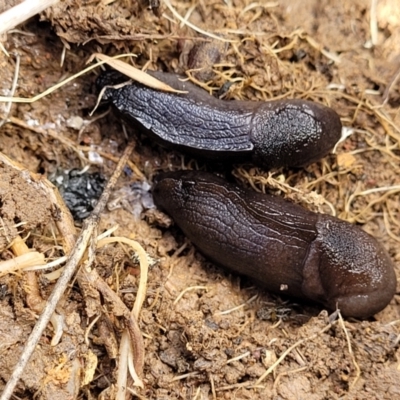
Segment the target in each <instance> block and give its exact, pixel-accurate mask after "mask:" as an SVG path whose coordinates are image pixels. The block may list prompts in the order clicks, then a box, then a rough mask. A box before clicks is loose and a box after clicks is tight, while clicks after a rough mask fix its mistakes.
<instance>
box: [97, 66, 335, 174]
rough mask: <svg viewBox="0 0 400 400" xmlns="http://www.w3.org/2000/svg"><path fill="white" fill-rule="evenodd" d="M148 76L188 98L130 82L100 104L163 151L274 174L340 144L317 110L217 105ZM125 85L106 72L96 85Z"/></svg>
mask: <svg viewBox="0 0 400 400" xmlns="http://www.w3.org/2000/svg"><path fill="white" fill-rule="evenodd" d="M151 75H153V76H154V77H156V78H158V79H159V80H161V81H163V82H165V83H167V84H169V85H170V86H172V87H173V88H175V89H178V90H185V91H187V92H188V93H187V94H173V93H166V92H162V91H158V90H155V89H151V88H149V87H146V86H144V85H141V84H139V83H135V82H133V83H131V84H127V85H125V86H123V87H119V88H111V87H110V88H107V89H106V91H105V93H104V97H103V100H105V101H110V102H111V103H112V104H113V105H114V107H115V108H116V109H117V110H118V111H119V112H120V113H121V114H122V116H123V117H126V118H128V119H129V120H130V121H131V122H133V123H134V124H135V125H136V126H138V127H141V128H142V129H143V128H144V129H145V130H146V131H147V132H148V134H149V135H151V136H152V137H153V138H154V139H155V140H157V141H158V142H159V143H161V144H163V145H165V146H167V147H170V148H171V147H172V148H174V149H177V150H182V151H186V152H187V153H191V154H194V155H199V156H204V157H208V158H218V159H221V158H224V159H231V160H232V161H234V162H237V161H244V160H246V159H248V158H251V159H252V160H253V162H254V163H255V164H257V165H260V166H262V167H265V168H277V167H286V166H289V167H298V166H303V165H306V164H309V163H311V162H314V161H316V160H318V159H320V158H322V157H324V156H325V155H327V154H328V153H329V152H330V151H331V150H332V148H333V147H334V145H335V144H336V143H337V141H338V140H339V139H340V135H341V127H342V125H341V122H340V119H339V116H338V115H337V114H336V112H335V111H333V110H332V109H330V108H328V107H325V106H324V105H322V104H318V103H313V102H310V101H306V100H279V101H269V102H262V101H237V100H232V101H227V100H219V99H217V98H215V97H213V96H210V95H209V94H208V93H207V92H206V91H204V90H203V89H201V88H198V87H197V86H195V85H193V84H192V83H190V82H183V81H182V80H180V79H179V76H177V75H173V74H169V73H162V72H152V73H151ZM181 79H182V78H181ZM127 80H128V79H127V78H126V77H124V76H123V75H121V74H119V73H118V72H116V71H109V72H106V73H104V74H102V75H101V76H100V77H99V78H98V79H97V82H96V84H97V86H98V88H99V89H101V88H103V87H104V86H109V85H115V84H118V83H121V82H125V81H127Z"/></svg>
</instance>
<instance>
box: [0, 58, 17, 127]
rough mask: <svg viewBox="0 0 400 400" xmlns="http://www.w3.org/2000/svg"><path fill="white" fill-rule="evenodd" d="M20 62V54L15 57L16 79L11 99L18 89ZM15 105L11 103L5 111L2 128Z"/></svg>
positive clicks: (0, 125) (13, 83)
mask: <svg viewBox="0 0 400 400" xmlns="http://www.w3.org/2000/svg"><path fill="white" fill-rule="evenodd" d="M20 62H21V57H20V56H19V54H17V55H16V56H15V71H14V78H13V82H12V86H11V91H10V97H13V96H14V93H15V90H16V89H17V82H18V74H19V66H20ZM12 105H13V103H12V101H10V102H9V103H8V104H7V105H6V109H5V117H4V119H3V120H2V121H0V128H1V127H2V126H3V125H4V124H5V122H6V120H7V118H8V116H9V115H10V111H11V107H12Z"/></svg>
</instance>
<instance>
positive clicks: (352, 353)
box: [338, 312, 361, 390]
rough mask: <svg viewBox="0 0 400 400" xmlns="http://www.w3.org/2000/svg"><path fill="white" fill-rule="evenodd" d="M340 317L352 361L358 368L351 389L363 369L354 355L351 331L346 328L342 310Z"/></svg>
mask: <svg viewBox="0 0 400 400" xmlns="http://www.w3.org/2000/svg"><path fill="white" fill-rule="evenodd" d="M338 317H339V323H340V326H341V327H342V329H343V332H344V334H345V336H346V341H347V348H348V350H349V353H350V357H351V361H352V362H353V365H354V368H355V369H356V376H355V378H354V381H353V382H352V383H351V385H350V390H351V389H352V388H353V387H354V385H355V384H356V383H357V381H358V379H359V378H360V376H361V369H360V367H359V365H358V363H357V361H356V358H355V356H354V352H353V348H352V347H351V341H350V336H349V333H348V331H347V329H346V325H345V324H344V321H343V318H342V314H341V313H340V312H338Z"/></svg>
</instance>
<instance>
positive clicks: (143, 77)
mask: <svg viewBox="0 0 400 400" xmlns="http://www.w3.org/2000/svg"><path fill="white" fill-rule="evenodd" d="M127 55H128V54H125V56H127ZM121 57H122V56H121ZM93 58H97V59H99V60H101V61H102V62H103V63H105V64H107V65H109V66H110V67H112V68H114V69H116V70H117V71H119V72H121V74H124V75H126V76H127V77H129V78H131V79H133V80H134V81H136V82H139V83H142V84H143V85H145V86H148V87H151V88H153V89H157V90H163V91H165V92H171V93H187V92H185V91H182V90H176V89H174V88H172V87H171V86H169V85H167V84H166V83H164V82H161V81H160V80H158V79H156V78H154V77H152V76H151V75H149V74H146V72H143V71H142V70H140V69H137V68H135V67H134V66H133V65H130V64H127V63H125V62H123V61H121V60H118V59H115V58H114V57H108V56H106V55H105V54H101V53H96V54H93V55H92V56H91V57H90V58H89V60H88V62H90V61H92V60H93Z"/></svg>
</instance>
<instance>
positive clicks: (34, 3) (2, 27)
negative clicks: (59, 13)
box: [0, 0, 59, 35]
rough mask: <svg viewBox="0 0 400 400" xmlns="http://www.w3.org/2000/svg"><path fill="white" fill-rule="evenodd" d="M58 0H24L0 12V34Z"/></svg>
mask: <svg viewBox="0 0 400 400" xmlns="http://www.w3.org/2000/svg"><path fill="white" fill-rule="evenodd" d="M58 2H59V0H29V1H28V0H26V1H23V2H22V3H20V4H17V5H16V6H14V7H12V8H10V9H8V10H7V11H5V12H3V13H2V14H0V35H2V34H3V33H6V32H7V31H8V30H10V29H12V28H14V27H16V26H17V25H19V24H22V23H23V22H25V21H26V20H27V19H29V18H30V17H33V16H34V15H36V14H38V13H40V12H42V11H43V10H45V9H46V8H47V7H50V6H52V5H54V4H56V3H58Z"/></svg>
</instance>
